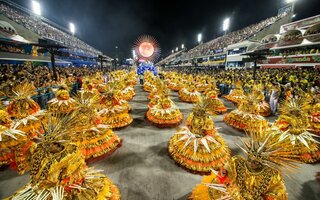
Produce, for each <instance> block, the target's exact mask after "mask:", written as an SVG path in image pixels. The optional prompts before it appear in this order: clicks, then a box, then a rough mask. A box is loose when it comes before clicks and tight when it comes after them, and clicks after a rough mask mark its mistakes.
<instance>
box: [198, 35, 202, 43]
mask: <svg viewBox="0 0 320 200" xmlns="http://www.w3.org/2000/svg"><path fill="white" fill-rule="evenodd" d="M201 42H202V33H199V34H198V43H199V44H200V43H201Z"/></svg>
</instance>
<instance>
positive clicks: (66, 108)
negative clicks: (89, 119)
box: [48, 83, 75, 114]
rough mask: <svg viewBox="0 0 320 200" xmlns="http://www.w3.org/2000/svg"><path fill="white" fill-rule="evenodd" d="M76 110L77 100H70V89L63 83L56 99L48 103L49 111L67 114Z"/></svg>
mask: <svg viewBox="0 0 320 200" xmlns="http://www.w3.org/2000/svg"><path fill="white" fill-rule="evenodd" d="M74 109H75V100H74V99H73V98H70V94H69V88H68V86H67V85H65V84H64V83H61V84H60V86H59V89H58V90H57V91H56V97H55V98H53V99H51V100H50V101H48V110H49V111H50V112H55V113H59V114H67V113H70V112H72V111H73V110H74Z"/></svg>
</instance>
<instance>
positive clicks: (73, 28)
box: [69, 23, 76, 35]
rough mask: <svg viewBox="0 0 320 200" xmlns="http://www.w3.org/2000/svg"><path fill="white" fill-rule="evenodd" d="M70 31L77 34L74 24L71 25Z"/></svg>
mask: <svg viewBox="0 0 320 200" xmlns="http://www.w3.org/2000/svg"><path fill="white" fill-rule="evenodd" d="M69 29H70V32H71V33H72V34H73V35H74V33H75V32H76V27H75V26H74V24H73V23H69Z"/></svg>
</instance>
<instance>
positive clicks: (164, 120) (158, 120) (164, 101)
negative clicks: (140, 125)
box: [146, 90, 183, 128]
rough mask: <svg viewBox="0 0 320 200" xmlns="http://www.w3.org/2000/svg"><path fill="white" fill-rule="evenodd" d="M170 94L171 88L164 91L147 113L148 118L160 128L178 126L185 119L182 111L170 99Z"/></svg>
mask: <svg viewBox="0 0 320 200" xmlns="http://www.w3.org/2000/svg"><path fill="white" fill-rule="evenodd" d="M169 94H170V90H166V91H164V92H163V94H162V95H161V96H160V97H159V99H158V102H157V104H156V105H155V106H153V107H152V108H150V109H149V110H148V111H147V113H146V117H147V119H148V120H149V121H150V122H151V123H152V124H153V125H155V126H157V127H159V128H165V127H176V126H178V125H179V124H180V123H181V122H182V120H183V115H182V113H181V112H180V110H179V108H178V107H177V106H176V105H175V104H174V103H173V101H172V100H171V99H170V97H169Z"/></svg>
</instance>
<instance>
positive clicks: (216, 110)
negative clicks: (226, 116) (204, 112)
mask: <svg viewBox="0 0 320 200" xmlns="http://www.w3.org/2000/svg"><path fill="white" fill-rule="evenodd" d="M218 91H219V89H217V88H216V86H215V84H210V85H209V86H208V88H207V89H206V91H205V92H204V94H205V95H206V96H207V97H208V98H209V99H210V106H209V110H208V113H209V114H222V113H225V112H227V108H226V107H225V105H224V104H223V102H222V101H221V100H220V99H219V98H218Z"/></svg>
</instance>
